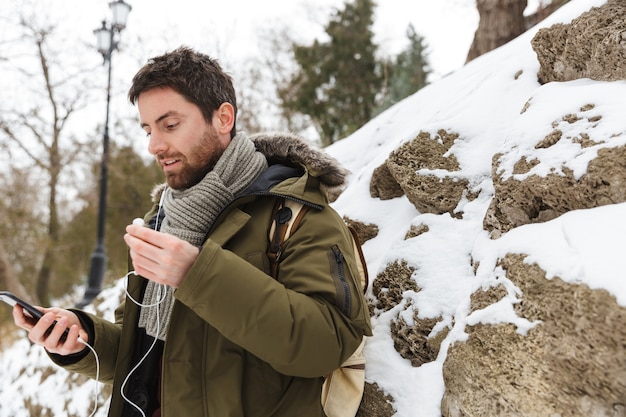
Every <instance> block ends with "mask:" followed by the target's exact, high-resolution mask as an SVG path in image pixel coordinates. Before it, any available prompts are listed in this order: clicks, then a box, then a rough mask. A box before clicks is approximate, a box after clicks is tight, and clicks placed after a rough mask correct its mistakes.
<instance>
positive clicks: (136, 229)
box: [126, 224, 170, 248]
mask: <svg viewBox="0 0 626 417" xmlns="http://www.w3.org/2000/svg"><path fill="white" fill-rule="evenodd" d="M126 234H128V235H130V236H132V237H134V238H136V239H139V240H142V241H144V242H147V243H149V244H150V245H152V246H156V247H158V248H164V247H165V246H166V245H167V238H168V237H169V236H170V235H167V234H165V233H161V232H157V231H155V230H152V229H149V228H147V227H143V226H137V225H132V224H131V225H129V226H126Z"/></svg>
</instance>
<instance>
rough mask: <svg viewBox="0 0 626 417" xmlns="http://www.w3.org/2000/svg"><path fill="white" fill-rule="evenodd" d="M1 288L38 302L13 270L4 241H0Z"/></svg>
mask: <svg viewBox="0 0 626 417" xmlns="http://www.w3.org/2000/svg"><path fill="white" fill-rule="evenodd" d="M0 290H2V291H10V292H12V293H13V294H15V295H17V296H18V297H20V298H22V299H24V300H27V301H31V302H35V303H36V300H33V298H32V297H30V296H29V294H28V293H27V292H26V289H25V288H24V286H23V285H22V283H21V282H20V281H19V280H18V279H17V276H16V275H15V273H14V272H13V268H12V267H11V263H10V262H9V257H8V256H7V253H6V251H5V250H4V245H3V244H2V242H0Z"/></svg>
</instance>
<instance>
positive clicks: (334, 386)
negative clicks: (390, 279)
mask: <svg viewBox="0 0 626 417" xmlns="http://www.w3.org/2000/svg"><path fill="white" fill-rule="evenodd" d="M307 210H308V206H305V205H304V204H302V203H300V202H297V201H293V200H290V199H285V198H278V199H277V201H276V204H275V205H274V210H273V216H272V219H273V220H272V224H271V226H270V231H269V242H270V244H269V248H268V251H267V255H268V258H269V260H270V271H271V275H272V276H273V277H274V278H276V276H277V273H278V264H279V261H280V255H281V251H282V245H283V242H285V240H287V239H288V238H289V236H291V235H292V234H293V233H294V232H295V231H296V230H297V229H298V226H299V225H300V221H301V220H302V217H304V215H305V213H306V212H307ZM348 229H349V230H350V233H351V234H352V243H353V245H352V246H353V249H354V253H355V255H356V256H355V257H356V260H357V266H358V272H359V275H360V277H361V285H362V288H363V291H364V292H365V290H366V289H367V285H368V275H367V267H366V264H365V258H364V257H363V251H362V250H361V245H360V244H359V242H358V237H357V235H356V232H355V231H354V229H352V227H349V226H348ZM364 345H365V336H364V337H363V340H362V341H361V344H360V345H359V347H358V348H357V349H356V351H355V352H354V353H353V354H352V356H350V357H349V358H348V359H347V360H346V361H345V362H344V363H343V364H341V366H340V367H339V368H337V369H335V370H334V371H332V372H331V373H330V374H328V375H326V376H324V383H323V385H322V397H321V398H322V407H323V408H324V413H326V416H327V417H354V416H355V415H356V413H357V411H358V409H359V406H360V404H361V399H362V398H363V390H364V387H365V356H364V355H363V347H364Z"/></svg>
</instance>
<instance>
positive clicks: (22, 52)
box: [0, 12, 90, 304]
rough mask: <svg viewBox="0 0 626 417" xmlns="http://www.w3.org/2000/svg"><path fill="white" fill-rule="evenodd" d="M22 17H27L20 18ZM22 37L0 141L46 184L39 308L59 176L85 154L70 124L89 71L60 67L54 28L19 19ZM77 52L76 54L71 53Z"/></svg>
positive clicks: (55, 225) (48, 271)
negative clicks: (13, 96) (13, 94)
mask: <svg viewBox="0 0 626 417" xmlns="http://www.w3.org/2000/svg"><path fill="white" fill-rule="evenodd" d="M24 13H25V12H24ZM17 27H18V28H19V30H20V31H21V34H22V37H21V38H20V39H18V40H17V41H16V43H17V42H19V44H20V46H19V47H16V45H12V46H13V48H12V49H10V48H7V50H9V51H10V52H8V53H9V54H12V56H9V59H8V60H7V61H6V62H0V64H1V65H2V66H3V67H5V68H4V73H7V74H11V76H14V77H15V81H17V83H18V85H17V86H14V89H16V91H18V93H16V96H17V97H19V102H18V100H16V102H13V103H11V107H10V108H6V109H0V110H2V111H0V141H1V142H3V143H4V145H5V146H8V147H9V148H12V149H14V154H16V155H17V154H19V155H20V157H21V158H23V160H24V163H25V164H29V165H30V166H32V167H33V168H35V169H38V170H39V171H40V172H41V173H42V175H44V177H45V178H46V180H45V181H46V182H47V184H46V187H41V191H43V192H42V194H44V193H45V194H47V201H46V202H45V203H44V204H45V208H46V210H45V212H46V214H47V232H46V242H45V245H44V249H43V254H42V258H41V259H42V260H41V265H40V267H39V271H38V273H37V279H36V296H37V298H38V301H39V302H40V303H42V304H48V303H49V285H50V281H51V279H52V271H53V269H54V265H55V262H57V259H56V257H55V251H54V246H55V245H56V244H57V243H58V241H59V237H60V222H59V187H60V185H61V177H62V172H63V171H64V170H65V169H66V168H67V167H69V166H71V164H72V163H73V162H74V161H75V160H76V158H77V157H78V155H80V154H81V153H82V152H83V151H84V149H85V146H86V144H85V142H84V141H80V140H78V139H77V138H76V137H74V136H72V135H70V134H69V133H68V132H66V131H67V130H69V129H67V125H68V122H69V120H70V118H71V116H73V115H74V114H75V113H76V112H77V111H78V110H80V109H82V108H83V107H84V106H85V103H86V101H87V93H88V91H89V90H90V89H89V88H88V87H87V86H86V82H87V81H86V80H87V79H88V78H87V76H88V74H89V71H87V70H86V69H85V68H72V67H71V66H68V65H64V64H63V61H64V60H63V59H62V57H61V56H60V55H61V53H60V52H59V51H57V50H55V46H57V47H59V48H66V47H67V45H65V44H63V43H59V42H58V40H57V41H55V40H54V35H55V30H56V28H55V25H54V24H41V23H38V19H36V18H34V17H33V16H26V15H25V14H22V15H21V16H20V18H19V23H18V25H17ZM73 52H74V53H75V52H76V51H75V50H74V51H73Z"/></svg>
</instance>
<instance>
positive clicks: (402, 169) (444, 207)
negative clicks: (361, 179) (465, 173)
mask: <svg viewBox="0 0 626 417" xmlns="http://www.w3.org/2000/svg"><path fill="white" fill-rule="evenodd" d="M458 137H459V135H458V134H456V133H449V132H446V131H445V130H440V131H439V132H437V134H436V135H435V136H434V137H431V135H430V134H429V133H428V132H420V133H419V134H418V135H417V137H416V138H415V139H413V140H412V141H410V142H407V143H405V144H404V145H403V146H401V147H400V148H398V149H397V150H395V151H394V152H392V153H391V155H390V156H389V158H388V159H387V161H386V162H385V164H384V165H383V166H381V167H379V168H378V169H377V170H376V171H375V172H374V175H372V181H371V186H370V194H371V196H372V197H375V198H376V197H378V198H381V199H389V198H395V197H399V196H400V195H402V194H405V195H406V196H407V198H408V199H409V201H410V202H411V203H412V204H413V205H414V206H415V208H416V209H417V210H418V211H420V212H421V213H434V214H443V213H450V214H451V215H453V214H454V209H455V208H456V206H457V205H458V203H459V201H460V200H461V197H463V195H464V193H465V191H466V188H467V183H468V182H467V180H466V179H464V178H461V177H459V175H458V172H456V171H459V163H458V162H457V160H456V158H455V157H454V155H450V156H448V155H446V152H447V151H448V150H450V147H451V146H452V145H453V144H454V141H455V140H456V139H457V138H458ZM385 185H387V187H385ZM400 190H402V192H401V191H400Z"/></svg>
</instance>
